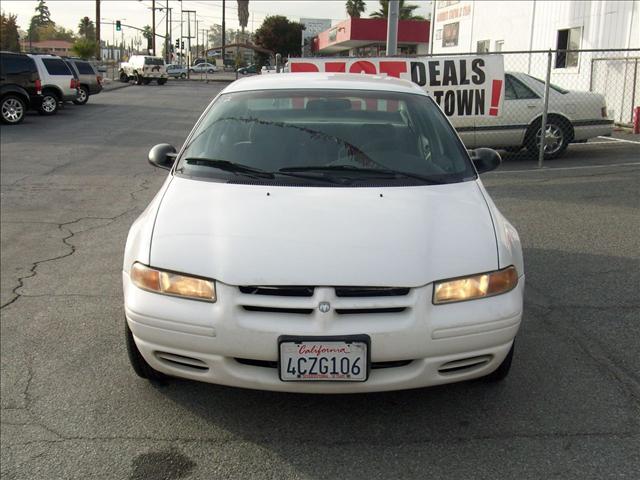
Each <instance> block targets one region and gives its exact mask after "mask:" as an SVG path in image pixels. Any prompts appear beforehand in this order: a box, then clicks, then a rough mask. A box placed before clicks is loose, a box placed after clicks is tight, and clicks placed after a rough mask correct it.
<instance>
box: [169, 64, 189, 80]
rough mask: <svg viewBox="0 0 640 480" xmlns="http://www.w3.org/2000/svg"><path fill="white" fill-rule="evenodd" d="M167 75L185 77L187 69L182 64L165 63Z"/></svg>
mask: <svg viewBox="0 0 640 480" xmlns="http://www.w3.org/2000/svg"><path fill="white" fill-rule="evenodd" d="M167 75H169V76H170V77H172V78H187V69H186V67H184V66H183V65H178V64H171V65H167Z"/></svg>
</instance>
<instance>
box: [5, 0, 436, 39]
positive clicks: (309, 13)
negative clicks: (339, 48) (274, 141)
mask: <svg viewBox="0 0 640 480" xmlns="http://www.w3.org/2000/svg"><path fill="white" fill-rule="evenodd" d="M166 1H167V0H156V9H157V8H158V7H165V6H166ZM365 1H366V11H365V14H364V15H363V16H364V17H366V16H368V15H369V14H370V13H371V12H374V11H376V10H378V8H379V6H380V5H379V3H378V1H377V0H365ZM181 3H182V9H183V10H195V11H196V16H197V19H198V29H202V28H209V27H210V26H211V25H212V24H221V23H222V0H183V1H182V2H180V1H179V0H169V8H171V9H172V20H173V22H172V26H171V27H172V37H173V38H176V37H177V36H179V35H180V33H179V32H180V4H181ZM407 3H410V4H415V5H418V6H419V8H418V9H417V10H416V13H417V14H418V15H422V16H423V17H427V16H428V15H429V14H430V12H431V2H430V1H426V0H408V2H407ZM36 5H38V2H37V1H36V0H2V2H0V6H1V8H2V11H3V12H5V13H12V14H15V15H17V16H18V25H19V27H20V28H21V29H22V30H25V31H26V30H27V28H28V27H29V21H30V19H31V17H32V16H33V15H34V13H35V12H34V9H35V7H36ZM151 5H152V2H151V0H101V2H100V16H101V17H102V22H103V23H104V22H111V23H113V22H115V20H120V21H121V22H122V23H123V24H125V25H132V26H134V27H138V28H143V27H144V26H145V25H151ZM47 6H48V7H49V11H50V12H51V19H52V20H53V21H54V22H55V23H56V24H57V25H60V26H63V27H65V28H67V29H72V30H73V31H74V32H77V30H78V23H79V22H80V19H81V18H82V17H85V16H87V17H89V18H91V20H93V21H94V22H95V8H96V3H95V0H47ZM164 14H165V11H164V9H163V11H157V10H156V28H157V30H158V33H160V34H162V35H164V31H165V17H164ZM267 15H284V16H286V17H288V18H289V19H290V20H295V21H298V20H300V18H325V19H326V18H328V19H331V20H332V23H334V24H335V23H338V22H339V21H341V20H344V19H345V18H346V16H347V14H346V11H345V0H339V1H332V0H315V1H301V0H285V1H271V0H250V1H249V24H248V26H247V27H248V30H249V31H254V30H255V29H257V28H258V27H259V26H260V24H261V23H262V21H263V20H264V18H265V17H266V16H267ZM225 16H226V19H225V23H226V26H227V28H234V29H235V28H239V25H238V10H237V3H236V1H235V0H227V1H226V8H225ZM184 18H185V24H184V28H185V29H186V21H187V20H186V19H187V16H186V14H185V16H184ZM192 19H193V14H192ZM191 28H192V30H195V28H196V26H195V22H193V23H192V27H191ZM114 35H115V34H114V27H113V26H112V25H108V24H103V25H102V35H101V36H102V39H103V40H107V41H109V42H110V41H112V39H113V38H114ZM120 35H121V34H119V33H118V34H117V36H116V37H115V38H116V42H119V41H120ZM122 35H124V38H125V40H127V41H128V40H129V39H131V38H135V36H136V35H139V33H137V32H136V31H135V30H132V29H127V28H126V27H125V28H123V34H122ZM192 35H195V34H193V33H192Z"/></svg>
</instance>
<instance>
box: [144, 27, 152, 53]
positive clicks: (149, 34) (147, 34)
mask: <svg viewBox="0 0 640 480" xmlns="http://www.w3.org/2000/svg"><path fill="white" fill-rule="evenodd" d="M142 36H143V37H144V38H146V39H147V50H151V48H152V42H151V39H152V38H153V31H152V30H151V27H150V26H149V25H145V26H144V29H143V32H142Z"/></svg>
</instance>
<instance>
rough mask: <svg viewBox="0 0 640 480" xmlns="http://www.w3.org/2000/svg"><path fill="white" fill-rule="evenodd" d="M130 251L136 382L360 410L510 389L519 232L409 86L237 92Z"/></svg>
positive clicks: (244, 87) (189, 147)
mask: <svg viewBox="0 0 640 480" xmlns="http://www.w3.org/2000/svg"><path fill="white" fill-rule="evenodd" d="M149 161H150V162H151V163H152V164H154V165H155V166H157V167H161V168H165V169H167V170H169V174H168V176H167V178H166V181H165V182H164V184H163V186H162V187H161V189H160V191H159V192H158V193H157V195H156V196H155V198H154V199H153V200H152V202H151V203H150V204H149V206H148V207H147V209H146V210H145V211H144V212H143V213H142V215H141V216H140V217H139V218H138V219H137V220H136V221H135V223H134V224H133V225H132V227H131V230H130V232H129V236H128V239H127V244H126V249H125V255H124V265H123V272H122V280H123V286H124V304H125V315H126V344H127V348H128V352H129V358H130V360H131V364H132V366H133V369H134V370H135V371H136V373H137V374H138V375H140V376H141V377H144V378H147V379H149V380H152V381H156V380H158V379H162V378H165V377H166V376H175V377H184V378H189V379H193V380H199V381H204V382H211V383H216V384H223V385H231V386H236V387H246V388H255V389H264V390H276V391H288V392H307V393H354V392H373V391H384V390H398V389H408V388H416V387H426V386H430V385H438V384H444V383H450V382H458V381H463V380H469V379H473V378H479V377H485V378H486V379H488V380H493V381H495V380H500V379H502V378H504V377H505V376H506V375H507V373H508V372H509V369H510V366H511V361H512V357H513V352H514V339H515V336H516V334H517V332H518V328H519V326H520V321H521V317H522V309H523V292H524V283H525V277H524V266H523V259H522V251H521V247H520V240H519V237H518V234H517V232H516V230H515V229H514V228H513V227H512V226H511V224H510V223H509V222H508V221H507V220H506V219H505V218H504V217H503V216H502V215H501V214H500V212H499V211H498V209H497V208H496V206H495V205H494V203H493V202H492V200H491V198H490V197H489V195H488V193H487V191H486V190H485V189H484V187H483V185H482V182H481V180H480V178H479V174H480V173H482V172H485V171H488V170H491V169H493V168H496V167H497V166H498V165H499V163H500V157H499V155H498V154H497V153H496V152H495V151H493V150H489V149H478V150H476V151H475V152H472V155H471V156H470V155H469V153H468V152H467V150H466V149H465V148H464V146H463V144H462V142H461V141H460V140H459V138H458V136H457V135H456V133H455V131H454V130H453V128H452V127H451V125H450V124H449V122H448V121H447V119H446V118H445V117H444V115H443V114H442V112H441V111H440V109H439V108H438V107H437V106H436V104H435V103H434V101H433V100H432V99H431V98H429V97H428V96H427V94H426V93H425V92H424V91H423V90H422V89H420V88H419V87H418V86H416V85H413V84H411V83H409V82H407V81H404V80H397V79H392V78H382V77H377V76H368V75H367V76H363V75H350V74H331V73H326V74H322V73H318V74H310V73H302V74H290V75H286V76H280V75H278V76H276V75H266V76H257V77H251V78H246V79H243V80H240V81H236V82H234V83H232V84H231V85H229V86H228V87H226V88H225V89H224V90H223V91H222V92H221V93H220V94H219V95H218V96H217V97H216V98H215V99H214V100H213V101H212V102H211V104H210V105H209V106H208V107H207V109H206V110H205V112H204V113H203V114H202V116H201V117H200V119H199V120H198V122H197V123H196V125H195V127H194V129H193V131H192V132H191V134H190V135H189V136H188V138H187V140H186V141H185V143H184V146H183V147H182V149H181V150H180V152H179V153H176V150H175V149H174V148H173V147H172V146H171V145H168V144H160V145H156V146H155V147H153V148H152V149H151V151H150V152H149Z"/></svg>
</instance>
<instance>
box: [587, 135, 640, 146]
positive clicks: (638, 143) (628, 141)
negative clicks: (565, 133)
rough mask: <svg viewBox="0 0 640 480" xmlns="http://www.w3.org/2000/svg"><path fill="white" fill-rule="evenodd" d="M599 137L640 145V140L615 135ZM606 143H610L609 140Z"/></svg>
mask: <svg viewBox="0 0 640 480" xmlns="http://www.w3.org/2000/svg"><path fill="white" fill-rule="evenodd" d="M598 138H606V139H608V140H614V141H616V142H623V143H635V144H636V145H640V142H638V141H637V140H626V139H624V138H615V137H598ZM587 143H588V142H587ZM606 143H609V142H606Z"/></svg>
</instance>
